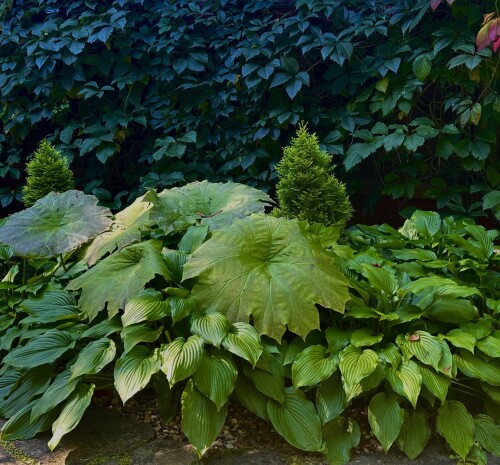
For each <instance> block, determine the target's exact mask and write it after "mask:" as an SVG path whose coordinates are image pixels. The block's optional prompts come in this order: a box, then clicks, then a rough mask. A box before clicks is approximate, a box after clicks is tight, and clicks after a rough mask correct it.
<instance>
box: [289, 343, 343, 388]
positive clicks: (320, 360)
mask: <svg viewBox="0 0 500 465" xmlns="http://www.w3.org/2000/svg"><path fill="white" fill-rule="evenodd" d="M337 366H338V356H337V355H330V356H328V354H327V353H326V348H325V347H323V346H321V345H314V346H309V347H307V348H306V349H304V350H303V351H302V352H301V353H300V354H298V356H297V358H296V359H295V362H293V365H292V381H293V387H294V388H295V389H297V388H299V387H301V386H316V384H318V383H320V382H321V381H323V380H325V379H327V378H329V377H330V376H331V375H332V374H333V373H334V372H335V370H336V369H337Z"/></svg>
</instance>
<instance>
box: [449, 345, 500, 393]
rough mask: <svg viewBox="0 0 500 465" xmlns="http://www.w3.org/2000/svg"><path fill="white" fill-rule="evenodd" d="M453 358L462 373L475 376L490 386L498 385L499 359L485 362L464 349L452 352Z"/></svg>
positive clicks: (499, 384)
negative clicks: (455, 352)
mask: <svg viewBox="0 0 500 465" xmlns="http://www.w3.org/2000/svg"><path fill="white" fill-rule="evenodd" d="M453 359H454V360H455V363H456V364H457V367H458V369H459V370H460V371H461V372H462V373H463V374H464V375H466V376H469V377H470V378H477V379H479V380H480V381H484V382H485V383H488V384H491V385H492V386H500V360H492V361H491V362H485V361H484V360H483V359H482V358H480V357H478V356H477V355H473V354H471V353H470V352H468V351H464V350H463V351H461V352H460V353H459V354H454V355H453Z"/></svg>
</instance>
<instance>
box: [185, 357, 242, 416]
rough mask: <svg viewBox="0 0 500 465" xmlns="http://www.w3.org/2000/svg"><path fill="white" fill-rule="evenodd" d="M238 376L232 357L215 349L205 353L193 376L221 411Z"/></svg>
mask: <svg viewBox="0 0 500 465" xmlns="http://www.w3.org/2000/svg"><path fill="white" fill-rule="evenodd" d="M237 376H238V370H237V369H236V365H235V364H234V361H233V360H232V358H231V356H230V355H229V354H225V353H224V352H222V351H220V350H217V349H214V350H212V352H211V353H210V354H209V353H208V352H205V354H204V356H203V359H202V361H201V363H200V365H199V366H198V369H197V370H196V372H195V373H194V375H193V381H194V382H195V384H196V387H197V388H198V389H199V390H200V392H201V393H203V394H205V395H206V396H207V397H208V398H209V399H210V400H211V401H212V402H213V403H214V404H215V406H216V407H217V410H219V409H221V408H222V407H223V406H224V405H225V404H226V402H227V401H228V399H229V396H230V395H231V392H233V389H234V383H235V382H236V378H237Z"/></svg>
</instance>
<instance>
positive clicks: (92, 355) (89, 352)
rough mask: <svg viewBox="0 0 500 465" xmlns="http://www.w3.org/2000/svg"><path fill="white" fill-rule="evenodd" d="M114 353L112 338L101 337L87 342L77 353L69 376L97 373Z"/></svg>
mask: <svg viewBox="0 0 500 465" xmlns="http://www.w3.org/2000/svg"><path fill="white" fill-rule="evenodd" d="M115 355H116V345H115V343H114V341H113V340H112V339H109V338H107V337H103V338H101V339H98V340H97V341H92V342H90V343H89V344H87V345H86V346H85V347H84V348H83V349H82V351H81V352H80V353H79V354H78V358H77V359H76V361H75V363H74V364H73V366H72V367H71V378H72V379H74V378H78V377H79V376H82V375H93V374H95V373H99V372H100V371H101V370H102V369H103V368H104V367H105V366H106V365H107V364H108V363H111V362H112V361H113V360H114V358H115Z"/></svg>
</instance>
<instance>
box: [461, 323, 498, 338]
mask: <svg viewBox="0 0 500 465" xmlns="http://www.w3.org/2000/svg"><path fill="white" fill-rule="evenodd" d="M460 329H463V330H464V331H465V332H467V333H469V334H470V335H471V336H474V337H475V338H476V339H483V338H484V337H486V336H489V335H490V334H491V320H490V319H489V318H480V319H479V320H477V321H474V322H472V321H471V322H470V323H462V324H461V325H460Z"/></svg>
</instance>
